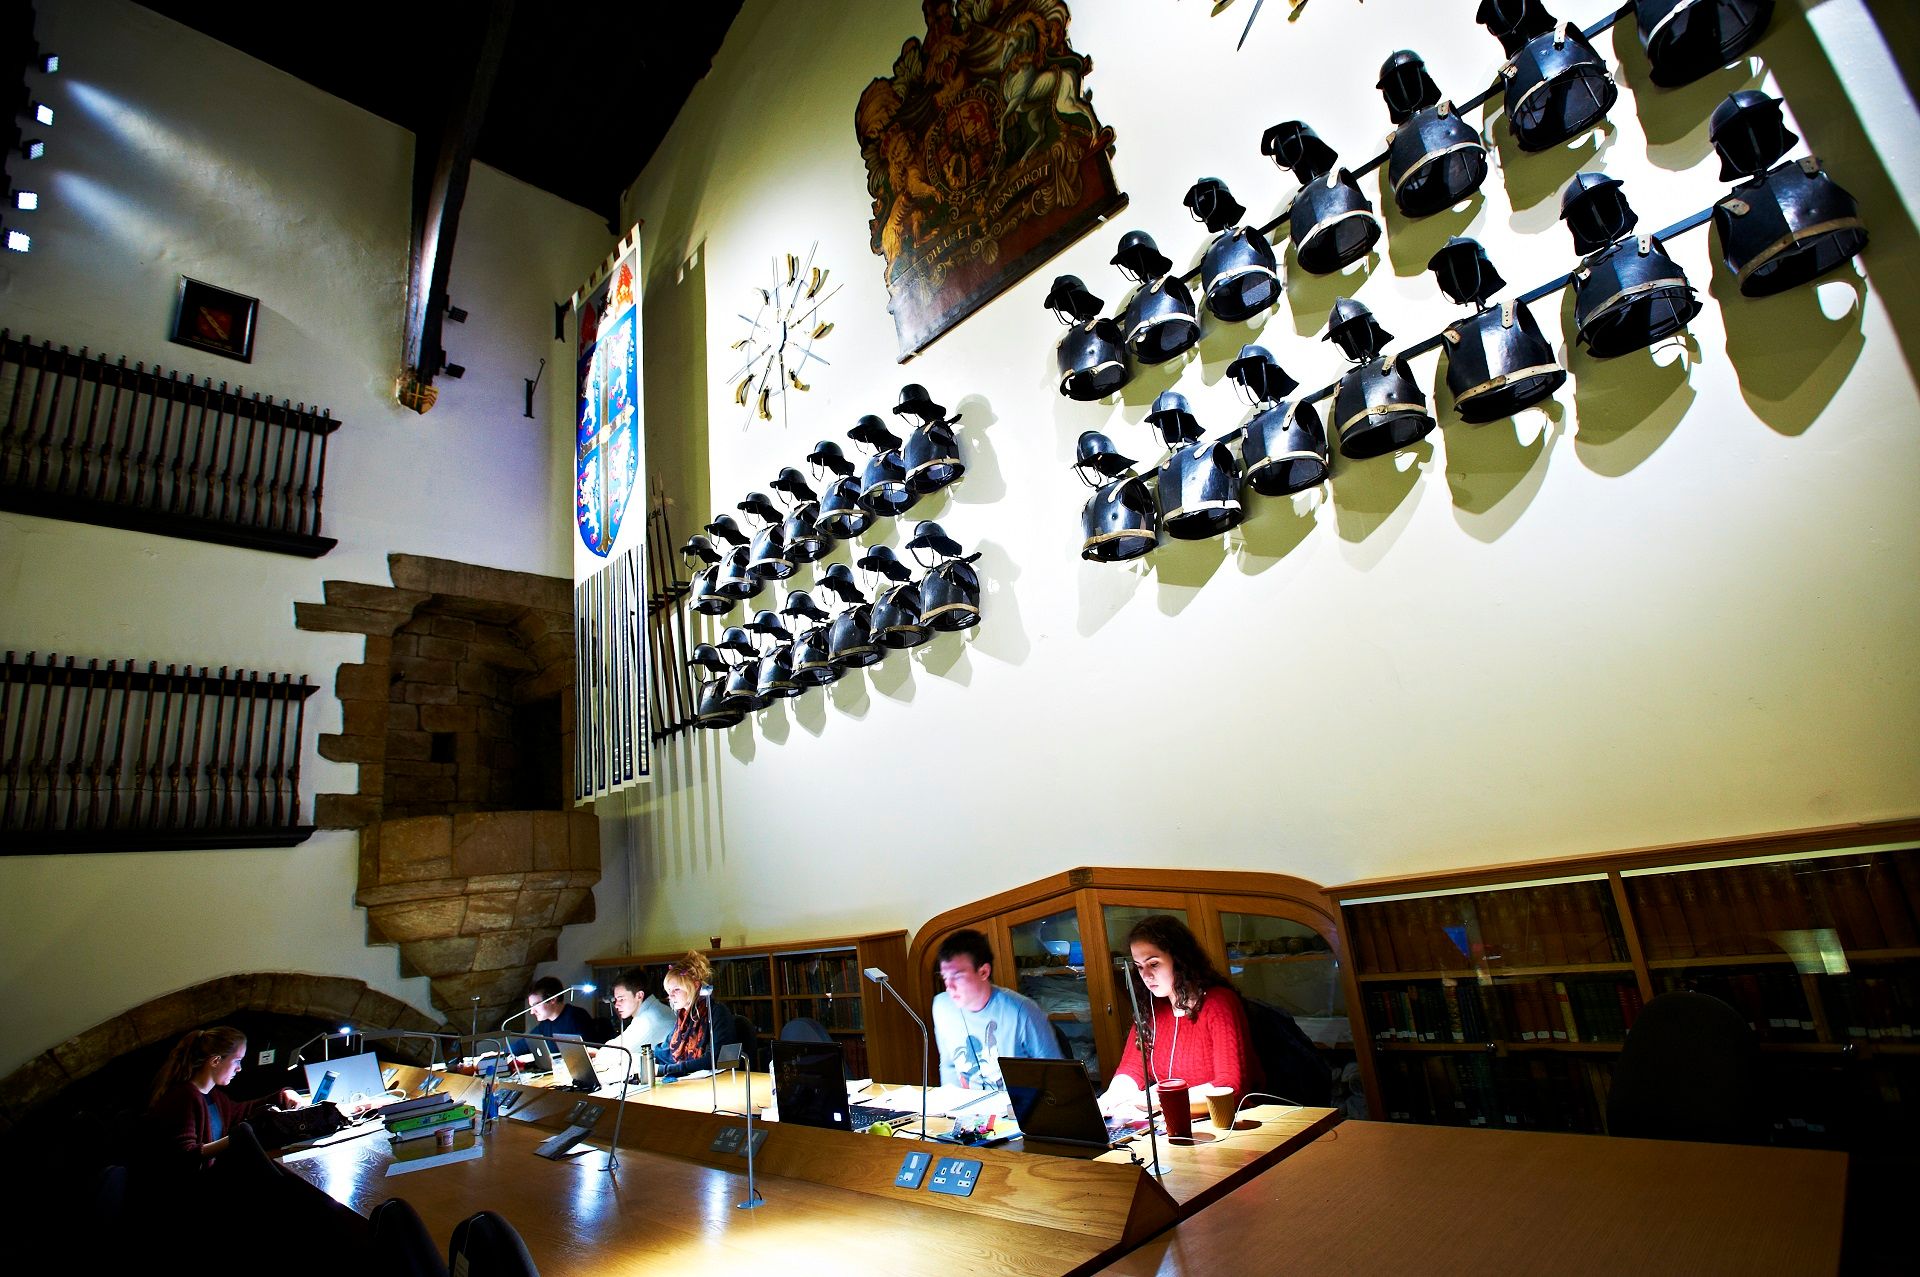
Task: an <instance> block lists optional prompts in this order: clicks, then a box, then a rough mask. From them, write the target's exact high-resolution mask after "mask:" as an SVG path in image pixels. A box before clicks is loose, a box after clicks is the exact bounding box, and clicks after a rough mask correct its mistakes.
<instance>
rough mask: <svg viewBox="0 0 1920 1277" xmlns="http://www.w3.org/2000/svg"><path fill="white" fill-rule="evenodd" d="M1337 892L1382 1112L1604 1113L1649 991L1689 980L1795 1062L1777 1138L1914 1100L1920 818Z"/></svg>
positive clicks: (1580, 1122) (1814, 1135)
mask: <svg viewBox="0 0 1920 1277" xmlns="http://www.w3.org/2000/svg"><path fill="white" fill-rule="evenodd" d="M1327 895H1328V896H1329V898H1330V899H1331V900H1332V901H1333V903H1334V905H1335V907H1336V908H1337V909H1338V911H1339V913H1340V918H1341V929H1342V932H1343V934H1344V936H1345V938H1346V947H1347V951H1348V955H1349V959H1350V960H1349V962H1348V963H1347V964H1346V967H1345V971H1344V976H1345V978H1346V980H1347V981H1348V985H1349V993H1348V1006H1349V1017H1350V1019H1351V1022H1352V1024H1353V1031H1354V1033H1353V1035H1354V1040H1355V1042H1356V1043H1357V1044H1358V1052H1359V1064H1360V1071H1361V1074H1362V1078H1363V1081H1364V1084H1365V1086H1366V1090H1367V1097H1368V1102H1369V1105H1370V1108H1371V1111H1372V1112H1373V1113H1374V1115H1376V1116H1381V1117H1387V1118H1390V1119H1397V1120H1403V1121H1420V1122H1435V1123H1441V1124H1447V1125H1485V1126H1505V1127H1518V1128H1526V1127H1531V1128H1537V1129H1549V1130H1571V1131H1587V1132H1600V1131H1603V1130H1604V1129H1605V1113H1606V1098H1607V1093H1608V1090H1609V1088H1610V1086H1611V1082H1612V1069H1613V1062H1614V1061H1615V1060H1616V1059H1617V1058H1618V1056H1619V1053H1620V1051H1621V1047H1622V1040H1623V1039H1624V1037H1625V1035H1626V1031H1627V1029H1628V1028H1630V1027H1631V1025H1632V1023H1633V1019H1634V1017H1635V1016H1636V1015H1637V1014H1638V1011H1639V1008H1640V1006H1641V1005H1643V1004H1644V1003H1645V1001H1646V1000H1647V999H1649V998H1652V997H1655V996H1657V995H1659V994H1661V993H1666V992H1671V991H1674V990H1691V991H1696V992H1702V993H1708V994H1711V995H1713V996H1715V997H1718V998H1720V999H1721V1000H1723V1001H1725V1002H1727V1003H1729V1004H1730V1005H1732V1006H1733V1007H1734V1008H1735V1009H1736V1010H1738V1011H1739V1012H1740V1014H1741V1015H1742V1016H1743V1017H1744V1018H1745V1019H1746V1020H1747V1022H1748V1023H1749V1024H1750V1025H1751V1026H1752V1027H1753V1030H1754V1033H1755V1035H1756V1036H1757V1037H1758V1038H1759V1039H1760V1045H1761V1050H1762V1054H1763V1058H1764V1059H1765V1060H1767V1061H1768V1062H1769V1065H1768V1067H1770V1068H1774V1069H1777V1070H1781V1071H1782V1072H1781V1073H1780V1076H1779V1078H1778V1079H1777V1081H1778V1083H1779V1084H1778V1085H1770V1086H1769V1087H1768V1094H1769V1102H1770V1103H1772V1104H1774V1105H1775V1111H1774V1112H1773V1113H1772V1114H1771V1116H1772V1118H1773V1124H1774V1129H1775V1134H1776V1138H1777V1139H1778V1140H1780V1142H1786V1143H1802V1144H1826V1145H1828V1146H1848V1145H1847V1141H1848V1140H1849V1139H1851V1138H1856V1137H1858V1136H1860V1134H1861V1132H1862V1131H1863V1130H1868V1129H1870V1128H1871V1127H1872V1126H1873V1125H1874V1124H1876V1123H1881V1124H1888V1125H1889V1129H1911V1126H1912V1124H1913V1122H1914V1121H1915V1120H1916V1118H1920V1068H1916V1060H1915V1057H1916V1056H1920V821H1902V822H1889V823H1886V824H1881V825H1870V826H1855V827H1849V828H1847V829H1820V830H1807V831H1800V832H1796V833H1789V834H1782V835H1776V836H1772V837H1767V838H1746V839H1738V840H1730V841H1722V842H1713V843H1701V844H1694V845H1691V846H1663V847H1655V848H1644V849H1640V850H1638V851H1623V852H1610V853H1605V854H1602V855H1598V856H1588V857H1577V858H1570V859H1564V860H1550V861H1530V862H1527V863H1525V864H1522V865H1514V866H1487V867H1483V868H1478V869H1464V870H1450V871H1447V872H1445V873H1440V874H1427V875H1417V876H1409V877H1405V878H1398V879H1374V880H1369V881H1365V882H1355V883H1348V884H1344V885H1342V886H1337V887H1331V888H1328V890H1327ZM1863 1097H1864V1098H1863ZM1836 1114H1838V1116H1836ZM1843 1128H1845V1129H1843Z"/></svg>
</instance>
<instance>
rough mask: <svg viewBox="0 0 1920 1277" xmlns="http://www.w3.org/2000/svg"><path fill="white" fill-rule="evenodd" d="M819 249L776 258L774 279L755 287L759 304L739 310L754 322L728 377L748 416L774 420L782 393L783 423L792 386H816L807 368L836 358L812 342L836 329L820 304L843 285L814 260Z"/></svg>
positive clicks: (816, 246) (737, 344)
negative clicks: (776, 402)
mask: <svg viewBox="0 0 1920 1277" xmlns="http://www.w3.org/2000/svg"><path fill="white" fill-rule="evenodd" d="M819 249H820V245H819V244H818V243H815V244H814V246H813V247H812V248H810V249H808V250H807V258H806V261H804V262H802V261H801V260H800V258H799V257H798V256H797V255H795V254H793V253H788V254H786V255H785V258H784V260H783V259H782V258H779V257H776V258H774V259H773V264H772V271H771V274H770V281H771V282H770V285H769V286H768V287H766V288H759V289H755V290H754V291H755V292H757V293H758V294H759V295H760V308H759V310H757V311H756V312H755V313H754V314H752V315H748V314H746V313H744V312H742V313H741V315H740V318H741V319H743V320H745V321H746V322H747V324H748V325H749V328H748V332H747V335H746V336H744V337H742V338H741V339H740V340H739V341H736V342H734V343H733V349H734V350H737V351H739V352H741V354H742V356H743V358H742V361H741V363H740V366H739V367H738V368H735V369H734V370H733V372H732V374H731V375H730V376H729V377H728V378H727V380H728V381H730V382H732V383H733V402H734V403H736V404H739V405H740V406H741V407H742V408H744V409H746V412H747V419H748V420H749V421H751V420H752V419H753V418H754V417H756V416H757V417H759V419H760V420H762V421H772V420H773V401H774V398H775V397H776V396H778V397H779V400H780V420H781V424H782V425H784V424H786V403H787V399H786V396H787V392H788V391H789V390H798V391H803V392H804V391H808V390H811V389H813V387H812V386H811V385H809V384H808V383H807V382H806V381H805V380H804V379H803V378H802V377H801V375H800V374H801V373H802V371H804V370H805V369H806V366H807V365H808V364H809V363H820V364H828V363H830V362H831V361H829V360H828V359H826V358H825V357H824V356H822V355H819V354H817V353H815V351H814V349H813V347H814V343H816V342H818V341H819V340H820V339H821V338H823V337H825V336H826V335H827V334H828V333H830V332H832V331H833V324H832V323H831V322H830V321H828V320H824V319H822V318H821V317H820V309H821V307H823V306H825V305H826V304H827V302H828V301H829V300H831V299H832V297H833V295H834V294H835V293H837V292H839V291H840V286H839V285H838V284H835V285H834V286H833V287H832V288H831V289H829V288H828V287H827V275H828V274H829V272H828V271H825V270H822V269H821V268H820V267H818V266H816V265H814V262H813V259H814V255H815V254H816V253H817V252H819Z"/></svg>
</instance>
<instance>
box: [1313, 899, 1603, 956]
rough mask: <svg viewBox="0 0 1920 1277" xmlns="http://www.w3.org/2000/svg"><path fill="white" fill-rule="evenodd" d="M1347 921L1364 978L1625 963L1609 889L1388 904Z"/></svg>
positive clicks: (1366, 908)
mask: <svg viewBox="0 0 1920 1277" xmlns="http://www.w3.org/2000/svg"><path fill="white" fill-rule="evenodd" d="M1346 913H1347V920H1348V934H1349V938H1350V939H1351V940H1352V942H1353V945H1354V949H1355V955H1354V956H1355V958H1356V960H1357V961H1358V962H1359V964H1360V970H1362V971H1366V972H1380V971H1463V970H1471V969H1476V968H1478V967H1481V966H1483V965H1484V966H1509V967H1561V966H1580V965H1582V964H1586V963H1593V962H1624V961H1626V960H1627V951H1626V944H1625V942H1624V940H1623V939H1622V937H1621V934H1620V926H1619V920H1618V918H1617V917H1616V915H1615V913H1614V908H1613V899H1612V896H1611V894H1610V892H1609V890H1608V887H1607V884H1606V883H1604V882H1565V883H1555V884H1553V885H1551V886H1543V887H1524V888H1508V889H1502V890H1497V891H1475V892H1463V893H1461V894H1459V895H1452V896H1430V897H1426V898H1424V899H1416V900H1385V901H1380V902H1378V903H1375V904H1365V905H1351V906H1349V907H1348V908H1347V911H1346Z"/></svg>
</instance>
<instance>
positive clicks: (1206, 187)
mask: <svg viewBox="0 0 1920 1277" xmlns="http://www.w3.org/2000/svg"><path fill="white" fill-rule="evenodd" d="M1180 202H1181V203H1183V204H1185V205H1186V206H1187V211H1188V212H1189V213H1192V214H1193V220H1194V221H1196V222H1201V223H1203V224H1204V225H1205V226H1206V228H1207V229H1208V230H1210V231H1224V230H1226V229H1227V228H1228V227H1229V226H1238V225H1239V224H1240V219H1241V218H1242V217H1245V216H1246V213H1247V210H1246V208H1245V207H1244V206H1243V205H1241V204H1240V202H1239V201H1238V200H1236V199H1234V198H1233V192H1232V191H1230V190H1228V189H1227V184H1226V183H1225V182H1223V181H1221V180H1220V179H1219V178H1217V177H1203V178H1201V179H1200V180H1199V181H1197V182H1195V183H1194V184H1193V185H1192V186H1189V187H1188V188H1187V193H1186V196H1185V197H1184V198H1183V199H1182V200H1181V201H1180Z"/></svg>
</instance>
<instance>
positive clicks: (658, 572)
mask: <svg viewBox="0 0 1920 1277" xmlns="http://www.w3.org/2000/svg"><path fill="white" fill-rule="evenodd" d="M672 545H673V529H672V527H671V525H670V524H669V523H668V521H667V509H666V503H665V498H664V497H662V496H660V495H659V494H658V493H656V494H655V497H654V501H653V503H652V506H651V508H650V509H649V510H648V512H647V534H646V556H647V557H646V560H645V562H644V564H643V563H642V561H641V559H640V558H639V556H638V554H637V553H636V551H634V550H627V551H625V552H623V553H621V554H619V555H616V556H615V557H613V558H611V559H609V560H608V561H607V565H606V566H605V567H603V568H601V569H600V570H599V571H597V572H595V573H594V574H593V575H592V576H590V577H588V578H586V579H585V580H584V581H581V582H579V583H578V584H576V585H575V586H574V587H573V611H574V722H575V725H576V730H575V732H574V760H573V761H574V767H573V790H574V793H573V796H574V798H575V800H577V801H578V800H585V799H588V798H595V797H599V796H601V795H604V794H608V793H612V792H613V791H614V790H617V789H621V788H624V787H625V786H626V785H629V784H631V783H632V782H633V781H634V780H635V778H636V777H639V776H643V775H645V774H647V773H648V772H649V771H650V770H651V764H650V762H649V757H648V754H649V750H650V748H651V746H653V745H657V744H659V743H660V742H661V741H664V740H667V739H669V738H670V737H672V736H674V735H676V734H678V733H680V732H682V731H686V730H688V729H690V728H691V727H692V726H693V694H692V691H691V689H690V688H689V687H688V686H687V681H686V668H687V664H686V652H687V637H686V624H687V621H686V617H685V615H684V613H683V612H682V611H681V609H680V607H679V603H680V600H682V599H684V598H685V597H686V595H687V591H688V585H687V582H686V581H685V580H683V579H681V577H680V574H679V571H678V569H677V568H676V566H675V559H676V558H677V557H678V556H677V555H675V554H674V553H673V551H672V548H671V547H672ZM649 585H651V586H653V587H654V588H653V589H651V590H648V589H647V588H646V587H647V586H649ZM643 613H644V616H643ZM643 630H644V637H643V634H642V631H643ZM643 641H644V642H645V644H646V659H645V661H644V662H643V661H641V660H640V653H639V651H638V646H639V644H640V643H641V642H643ZM643 666H644V670H645V678H646V680H647V681H646V684H645V686H644V687H642V686H641V685H640V684H639V682H638V678H639V674H640V671H641V670H642V668H643ZM642 723H644V724H645V725H646V727H647V729H648V735H647V739H645V740H642V739H640V737H639V734H638V732H637V730H636V729H637V727H638V726H639V725H640V724H642Z"/></svg>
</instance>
